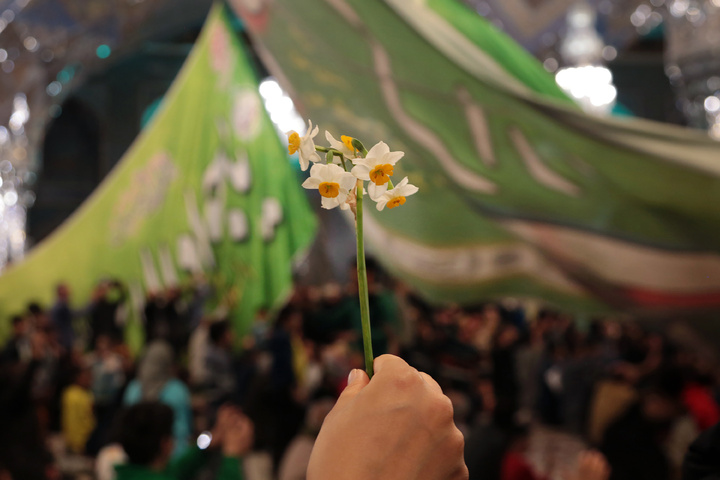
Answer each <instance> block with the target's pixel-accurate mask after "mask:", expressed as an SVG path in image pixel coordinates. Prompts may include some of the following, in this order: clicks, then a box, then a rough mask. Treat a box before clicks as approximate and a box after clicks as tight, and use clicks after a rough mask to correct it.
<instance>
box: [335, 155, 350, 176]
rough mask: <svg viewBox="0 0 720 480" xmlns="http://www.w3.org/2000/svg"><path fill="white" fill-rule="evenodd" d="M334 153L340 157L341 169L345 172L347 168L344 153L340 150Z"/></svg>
mask: <svg viewBox="0 0 720 480" xmlns="http://www.w3.org/2000/svg"><path fill="white" fill-rule="evenodd" d="M335 155H337V156H338V157H340V163H342V167H343V169H344V170H345V171H346V172H347V171H348V169H347V165H346V164H345V155H343V154H342V153H341V152H338V153H336V154H335Z"/></svg>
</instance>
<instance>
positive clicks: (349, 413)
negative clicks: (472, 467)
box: [307, 355, 468, 480]
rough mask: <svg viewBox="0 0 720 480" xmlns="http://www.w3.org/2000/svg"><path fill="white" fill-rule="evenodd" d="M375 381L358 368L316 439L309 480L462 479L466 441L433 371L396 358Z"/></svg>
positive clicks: (385, 359)
mask: <svg viewBox="0 0 720 480" xmlns="http://www.w3.org/2000/svg"><path fill="white" fill-rule="evenodd" d="M374 365H375V375H374V376H373V379H372V380H368V377H367V375H366V374H365V372H363V371H362V370H353V371H352V372H351V374H350V379H349V381H348V386H347V388H345V391H343V393H342V395H340V398H339V399H338V401H337V404H336V405H335V408H333V410H332V411H331V412H330V414H329V415H328V416H327V417H326V419H325V422H324V423H323V426H322V429H321V430H320V434H319V436H318V438H317V441H316V442H315V447H314V448H313V451H312V455H311V457H310V465H309V467H308V471H307V478H308V480H326V479H333V480H367V479H368V478H372V479H375V480H418V479H423V480H436V479H437V480H463V479H467V478H468V470H467V467H466V466H465V462H464V460H463V448H464V443H465V442H464V440H463V436H462V434H461V433H460V431H459V430H458V429H457V428H456V427H455V424H454V423H453V408H452V404H451V402H450V399H449V398H448V397H446V396H445V395H443V393H442V389H441V388H440V386H439V385H438V384H437V382H435V380H433V379H432V377H430V376H429V375H427V374H426V373H422V372H418V371H417V370H415V369H414V368H412V367H410V366H409V365H408V364H407V363H405V361H404V360H402V359H400V358H398V357H394V356H391V355H383V356H381V357H378V358H377V359H375V364H374Z"/></svg>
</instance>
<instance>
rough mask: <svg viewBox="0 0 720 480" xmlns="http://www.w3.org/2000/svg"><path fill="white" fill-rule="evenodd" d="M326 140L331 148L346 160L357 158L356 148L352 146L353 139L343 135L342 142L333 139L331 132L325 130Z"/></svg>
mask: <svg viewBox="0 0 720 480" xmlns="http://www.w3.org/2000/svg"><path fill="white" fill-rule="evenodd" d="M325 138H326V139H327V141H328V142H329V143H330V147H331V148H334V149H335V150H337V151H339V152H341V153H342V154H343V155H344V156H345V158H350V159H352V158H355V148H354V147H353V145H352V141H353V139H352V137H348V136H347V135H342V136H341V137H340V140H339V141H338V140H335V137H333V136H332V134H331V133H330V132H328V131H327V130H325Z"/></svg>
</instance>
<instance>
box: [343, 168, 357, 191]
mask: <svg viewBox="0 0 720 480" xmlns="http://www.w3.org/2000/svg"><path fill="white" fill-rule="evenodd" d="M355 183H357V179H356V178H355V176H354V175H353V174H352V173H348V172H343V176H342V177H341V178H340V188H342V189H343V190H350V189H352V188H353V187H354V186H355Z"/></svg>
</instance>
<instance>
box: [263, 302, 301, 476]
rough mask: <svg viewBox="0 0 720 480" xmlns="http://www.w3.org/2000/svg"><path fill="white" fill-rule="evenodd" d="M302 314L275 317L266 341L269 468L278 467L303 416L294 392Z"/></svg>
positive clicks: (288, 310)
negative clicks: (268, 359)
mask: <svg viewBox="0 0 720 480" xmlns="http://www.w3.org/2000/svg"><path fill="white" fill-rule="evenodd" d="M302 321H303V318H302V315H301V314H300V312H299V311H298V310H297V309H295V308H293V307H291V306H287V307H285V308H284V309H283V310H282V311H280V313H279V314H278V318H277V319H276V321H275V326H274V328H273V332H272V334H271V335H270V339H269V340H268V351H269V352H270V355H271V357H272V364H271V367H270V375H269V377H270V390H269V392H268V393H269V398H268V401H269V408H270V409H271V410H272V413H273V414H272V417H271V418H272V420H271V422H272V427H271V428H270V429H269V430H270V431H271V432H272V433H271V440H270V441H271V453H272V456H273V465H274V466H275V468H276V469H277V468H279V465H280V460H281V459H282V456H283V453H284V452H285V449H286V448H287V446H288V445H289V444H290V441H291V440H292V439H293V437H294V436H295V435H296V434H297V432H298V430H299V429H300V427H301V425H302V421H303V417H304V412H303V408H302V406H301V405H299V404H298V402H297V399H296V396H295V392H296V389H297V387H298V385H299V379H298V370H300V369H299V368H296V367H298V357H299V355H298V354H297V353H296V352H297V351H298V349H302V348H303V345H302Z"/></svg>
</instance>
